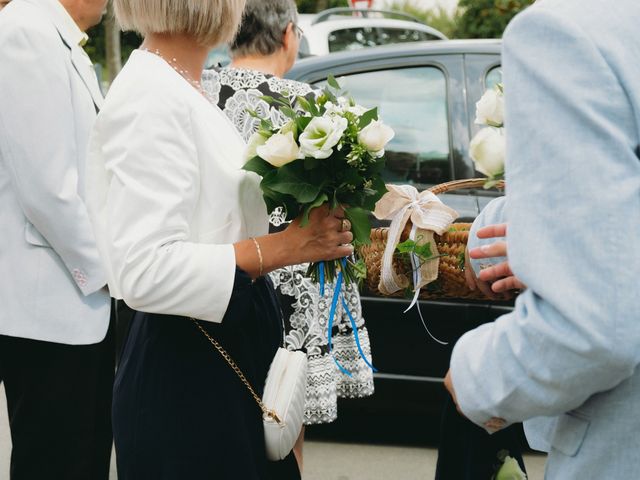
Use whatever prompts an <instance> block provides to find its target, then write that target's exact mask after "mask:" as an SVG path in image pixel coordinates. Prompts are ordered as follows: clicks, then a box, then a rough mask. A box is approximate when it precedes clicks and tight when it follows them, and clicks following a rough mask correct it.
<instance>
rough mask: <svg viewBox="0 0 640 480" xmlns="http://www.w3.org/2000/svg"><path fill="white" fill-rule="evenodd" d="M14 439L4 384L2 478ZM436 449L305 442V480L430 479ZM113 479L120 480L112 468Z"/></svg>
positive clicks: (0, 399) (538, 476) (536, 463)
mask: <svg viewBox="0 0 640 480" xmlns="http://www.w3.org/2000/svg"><path fill="white" fill-rule="evenodd" d="M10 449H11V439H10V438H9V427H8V424H7V413H6V405H5V396H4V389H3V388H2V386H0V480H8V478H9V473H8V471H9V452H10ZM526 463H527V468H528V469H529V479H530V480H542V479H543V470H544V457H542V456H535V455H529V456H527V458H526ZM435 465H436V450H435V449H433V448H427V447H404V446H403V447H399V446H387V445H362V444H355V443H335V442H325V441H312V442H307V444H306V445H305V475H304V480H429V479H432V478H433V477H434V472H435ZM112 470H113V471H112V473H111V480H116V478H117V477H116V475H115V469H112Z"/></svg>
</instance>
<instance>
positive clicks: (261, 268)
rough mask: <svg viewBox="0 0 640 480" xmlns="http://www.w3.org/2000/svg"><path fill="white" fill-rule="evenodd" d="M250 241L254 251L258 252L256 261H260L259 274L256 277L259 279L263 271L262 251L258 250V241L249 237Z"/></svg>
mask: <svg viewBox="0 0 640 480" xmlns="http://www.w3.org/2000/svg"><path fill="white" fill-rule="evenodd" d="M251 240H253V244H254V245H255V246H256V251H257V252H258V260H260V273H259V274H258V276H259V277H261V276H262V273H263V269H264V262H263V261H262V249H261V248H260V244H259V243H258V240H256V239H255V238H253V237H251Z"/></svg>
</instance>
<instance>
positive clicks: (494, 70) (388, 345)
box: [287, 40, 511, 440]
mask: <svg viewBox="0 0 640 480" xmlns="http://www.w3.org/2000/svg"><path fill="white" fill-rule="evenodd" d="M500 47H501V45H500V41H499V40H465V41H462V40H460V41H457V40H451V41H449V40H441V41H437V42H422V43H408V44H401V45H392V46H386V47H377V48H371V49H364V50H360V51H354V52H345V53H338V54H331V55H327V56H322V57H315V58H308V59H304V60H301V61H299V62H298V63H297V64H296V65H295V66H294V68H293V69H292V70H291V71H290V72H289V74H288V75H287V76H288V77H289V78H292V79H295V80H299V81H304V82H308V83H310V84H313V85H317V86H321V85H322V84H323V83H324V82H326V79H327V77H328V75H329V74H332V75H333V76H335V77H336V78H337V79H338V81H339V82H340V83H341V84H342V86H343V87H344V88H346V89H347V90H348V91H349V93H350V94H351V95H352V96H353V97H354V99H355V100H356V102H357V103H359V104H362V105H364V106H368V107H369V106H378V107H379V111H380V116H381V118H382V119H383V120H384V121H385V123H388V124H389V125H391V126H392V127H393V128H394V130H395V132H396V136H395V138H394V139H393V141H392V142H391V143H390V144H389V146H388V148H387V168H386V172H385V175H386V180H387V181H388V182H395V183H408V184H413V185H415V186H416V188H418V189H419V190H422V189H424V188H428V187H430V186H432V185H434V184H438V183H443V182H447V181H449V180H456V179H465V178H472V177H475V176H479V175H478V174H477V173H476V172H475V171H474V167H473V162H472V161H471V159H470V157H469V142H470V140H471V138H472V136H473V135H474V134H475V132H476V131H477V130H478V129H479V128H480V127H479V126H477V125H475V124H474V119H475V103H476V102H477V101H478V100H479V99H480V97H481V96H482V94H483V93H484V91H485V89H486V88H489V87H492V86H493V85H494V84H495V83H497V82H500V81H501V71H500ZM497 195H499V194H498V193H497V192H495V191H485V190H475V191H461V192H453V193H450V194H446V195H443V196H442V197H441V198H442V200H443V201H444V203H446V204H447V205H449V206H451V207H453V208H455V209H456V210H457V211H458V212H459V213H460V221H472V220H473V218H475V216H476V215H477V214H478V212H479V211H480V210H481V209H482V208H483V207H484V206H485V205H486V204H487V203H488V202H489V201H490V200H491V199H492V198H495V197H496V196H497ZM362 303H363V314H364V317H365V319H366V322H367V327H368V329H369V335H370V338H371V345H372V351H373V360H374V365H375V366H376V367H377V368H378V369H379V372H378V373H376V374H375V381H376V394H375V395H374V396H373V397H371V398H368V399H362V400H357V401H346V402H342V403H341V405H340V412H341V413H340V416H341V417H342V415H344V414H345V413H348V412H349V410H356V411H358V412H366V413H367V417H366V418H369V419H372V418H375V421H374V422H373V423H369V424H370V425H372V426H375V429H377V430H380V429H381V428H382V430H385V429H386V430H388V429H392V430H394V431H395V427H396V426H400V427H401V428H402V429H405V430H406V426H407V423H406V422H407V421H410V422H412V423H413V424H414V425H416V424H417V425H416V426H417V429H416V430H417V431H418V432H420V431H422V430H424V431H425V434H427V435H428V433H429V432H430V433H433V432H434V431H437V425H434V424H433V420H434V419H435V418H437V415H438V414H439V411H440V409H441V405H442V401H443V399H444V389H443V387H442V380H443V377H444V375H445V373H446V371H447V368H448V365H449V358H450V355H451V349H452V345H453V343H454V342H455V341H456V340H457V338H458V337H459V336H460V335H461V334H462V333H464V332H465V331H467V330H470V329H473V328H475V327H477V326H478V325H480V324H482V323H486V322H490V321H493V320H494V319H495V318H496V317H498V316H500V315H501V314H503V313H506V312H508V311H510V310H511V305H509V304H496V303H489V302H486V303H485V302H469V301H437V302H435V301H422V302H420V309H421V312H422V315H423V317H424V319H425V321H426V324H427V327H428V328H429V330H430V331H431V333H432V334H433V335H434V336H435V337H437V338H438V339H440V340H442V341H446V342H449V344H448V345H446V346H443V345H441V344H439V343H437V342H436V341H434V340H433V339H432V338H430V336H429V334H428V333H427V332H426V331H425V327H424V326H423V325H422V322H421V320H420V318H419V316H418V312H417V310H416V309H415V308H414V309H413V310H410V311H409V312H407V313H403V312H404V310H405V309H406V308H407V307H408V306H409V300H405V299H392V298H381V297H374V296H366V295H365V296H363V298H362ZM385 413H390V414H391V415H388V416H386V417H385ZM398 415H400V417H398ZM345 416H346V419H344V420H343V422H340V423H341V424H342V425H344V422H350V421H352V420H353V418H352V416H350V415H345ZM402 417H406V419H405V420H403V419H402ZM363 418H365V417H363ZM384 418H387V423H386V424H385V422H384V420H381V419H384ZM381 422H382V423H381ZM363 428H364V430H363ZM357 430H358V431H360V432H362V433H365V434H366V436H367V438H371V436H370V435H371V433H372V432H371V431H370V430H371V429H367V428H366V424H363V423H359V424H358V427H357ZM402 438H403V439H405V440H406V439H407V434H406V431H405V432H404V433H403V434H402ZM387 440H388V438H387Z"/></svg>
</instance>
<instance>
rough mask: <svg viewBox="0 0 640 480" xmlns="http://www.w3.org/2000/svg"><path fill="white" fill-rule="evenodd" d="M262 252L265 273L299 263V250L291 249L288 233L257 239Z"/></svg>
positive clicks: (283, 232)
mask: <svg viewBox="0 0 640 480" xmlns="http://www.w3.org/2000/svg"><path fill="white" fill-rule="evenodd" d="M256 240H257V241H258V242H259V243H260V247H261V250H262V266H263V271H264V273H269V272H271V271H273V270H276V269H278V268H281V267H284V266H287V265H293V264H295V263H299V262H298V261H297V259H296V255H297V253H298V252H297V249H295V248H294V249H292V248H291V242H290V238H289V235H288V234H287V231H286V230H285V231H282V232H278V233H272V234H270V235H265V236H264V237H259V238H257V239H256Z"/></svg>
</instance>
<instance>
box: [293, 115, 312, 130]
mask: <svg viewBox="0 0 640 480" xmlns="http://www.w3.org/2000/svg"><path fill="white" fill-rule="evenodd" d="M310 122H311V117H298V118H296V125H297V126H298V131H299V132H304V129H305V128H307V125H309V123H310Z"/></svg>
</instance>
